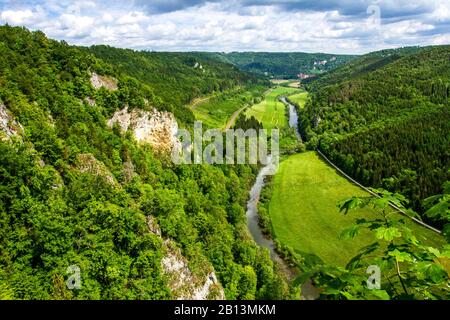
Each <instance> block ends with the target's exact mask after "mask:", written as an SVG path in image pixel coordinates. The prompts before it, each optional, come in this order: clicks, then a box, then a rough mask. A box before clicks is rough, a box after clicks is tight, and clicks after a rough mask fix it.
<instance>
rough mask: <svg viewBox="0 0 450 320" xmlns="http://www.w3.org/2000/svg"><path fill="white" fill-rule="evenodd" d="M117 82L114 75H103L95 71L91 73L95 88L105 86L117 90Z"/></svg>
mask: <svg viewBox="0 0 450 320" xmlns="http://www.w3.org/2000/svg"><path fill="white" fill-rule="evenodd" d="M117 83H118V81H117V79H114V78H113V77H108V76H101V75H99V74H97V73H95V72H92V73H91V84H92V86H93V87H94V89H100V88H102V87H103V88H105V89H108V90H109V91H115V90H117Z"/></svg>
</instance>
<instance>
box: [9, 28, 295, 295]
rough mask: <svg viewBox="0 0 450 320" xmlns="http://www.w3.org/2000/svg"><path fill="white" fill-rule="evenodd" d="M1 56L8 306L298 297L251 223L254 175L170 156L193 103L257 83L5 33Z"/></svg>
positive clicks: (159, 59)
mask: <svg viewBox="0 0 450 320" xmlns="http://www.w3.org/2000/svg"><path fill="white" fill-rule="evenodd" d="M0 53H1V56H2V59H1V60H0V117H1V119H0V120H1V121H0V181H1V185H0V299H177V298H181V299H207V298H208V299H223V298H224V297H226V298H228V299H255V298H259V299H282V298H286V297H288V296H289V292H288V289H287V284H286V282H285V280H284V279H283V278H282V277H281V276H280V275H279V274H278V272H277V271H276V268H275V267H274V264H273V263H272V261H271V260H270V257H269V254H268V252H266V251H263V250H262V249H260V248H259V247H258V246H256V245H255V243H254V242H253V241H252V240H251V238H250V236H249V234H248V231H247V228H246V220H245V210H244V208H245V204H246V200H247V199H246V198H247V192H248V190H249V188H250V185H251V183H252V181H253V179H254V177H255V172H256V168H252V167H250V166H244V165H242V166H239V165H237V166H209V165H198V166H188V165H180V166H174V165H173V164H172V162H171V161H169V160H168V158H167V154H165V153H164V152H165V151H166V148H167V147H170V144H171V143H173V142H172V138H173V132H174V131H176V129H177V128H178V125H184V126H188V125H189V123H190V121H192V119H193V117H192V116H191V115H190V114H191V111H190V110H189V109H188V108H187V107H185V106H184V104H186V103H188V102H189V101H190V100H191V99H193V98H196V97H198V96H199V95H202V94H206V93H208V92H211V91H212V90H223V89H226V88H230V87H232V86H235V85H237V84H245V82H247V81H250V82H251V81H253V80H252V79H254V78H252V77H251V76H248V75H247V74H245V73H242V72H240V71H238V70H236V69H235V68H234V67H232V66H229V65H225V64H222V63H217V62H214V61H203V60H201V59H200V58H199V59H197V58H193V57H192V56H191V55H189V54H186V55H184V54H174V55H163V54H161V55H159V54H149V53H137V52H132V51H126V50H116V49H113V48H108V47H96V48H91V49H86V48H79V47H73V46H69V45H68V44H67V43H65V42H57V41H54V40H51V39H48V38H46V37H45V35H44V34H43V33H42V32H29V31H28V30H26V29H24V28H12V27H9V26H2V27H0ZM94 53H95V54H94ZM197 61H198V63H199V64H201V65H202V66H204V67H203V70H205V72H203V71H200V70H201V69H200V70H198V69H199V67H198V66H197V68H195V64H194V62H197ZM141 64H142V67H140V66H141ZM166 80H167V81H166ZM172 112H173V113H174V114H175V117H174V116H173V114H172ZM74 272H75V275H76V272H79V273H78V275H80V277H81V278H80V279H81V284H80V286H81V287H74V288H73V287H72V288H70V286H66V282H65V281H66V279H67V277H68V275H71V274H73V273H74ZM74 281H75V280H74ZM76 283H77V282H76V281H75V282H73V283H70V285H76ZM80 288H81V290H80ZM71 289H73V290H71Z"/></svg>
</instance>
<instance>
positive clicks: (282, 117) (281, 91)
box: [245, 87, 299, 130]
mask: <svg viewBox="0 0 450 320" xmlns="http://www.w3.org/2000/svg"><path fill="white" fill-rule="evenodd" d="M296 92H299V90H298V89H295V88H288V87H277V88H275V89H273V90H271V91H270V92H269V93H267V95H266V98H265V99H264V100H263V101H262V102H261V103H258V104H255V105H254V106H252V107H251V108H250V109H248V110H247V111H246V113H245V115H246V116H247V117H248V118H249V117H251V116H254V117H255V118H256V119H258V121H260V122H262V124H263V126H264V128H265V129H269V130H270V129H273V128H284V127H286V126H287V125H288V123H287V119H286V114H285V108H286V107H285V105H284V104H283V103H282V102H280V101H278V99H277V98H278V97H279V96H281V95H290V94H293V93H296Z"/></svg>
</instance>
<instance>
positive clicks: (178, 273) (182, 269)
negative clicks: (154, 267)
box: [147, 216, 225, 300]
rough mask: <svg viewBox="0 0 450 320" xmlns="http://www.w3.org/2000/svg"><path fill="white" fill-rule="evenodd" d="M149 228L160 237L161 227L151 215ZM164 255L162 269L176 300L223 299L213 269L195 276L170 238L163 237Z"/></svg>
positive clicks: (221, 290) (223, 296) (148, 219)
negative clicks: (203, 276) (203, 274)
mask: <svg viewBox="0 0 450 320" xmlns="http://www.w3.org/2000/svg"><path fill="white" fill-rule="evenodd" d="M147 224H148V228H149V230H150V231H151V232H152V233H153V234H156V235H157V236H159V237H161V238H162V236H161V229H160V228H159V226H158V224H157V223H156V221H155V219H154V218H153V217H151V216H148V218H147ZM163 244H164V250H165V251H166V254H165V257H164V258H163V259H162V261H161V265H162V269H163V272H164V273H165V275H166V276H167V278H168V286H169V289H170V291H171V292H172V295H173V296H174V298H175V299H178V300H223V299H225V294H224V292H223V288H222V286H221V285H220V283H219V281H218V280H217V277H216V275H215V273H214V271H212V270H211V271H210V272H208V274H207V276H206V277H205V278H199V277H197V276H195V275H194V274H193V273H192V272H191V270H190V269H189V267H188V262H187V260H186V258H185V257H183V255H182V254H181V250H180V249H179V248H177V247H176V246H175V244H174V243H173V241H172V240H169V239H165V240H164V242H163Z"/></svg>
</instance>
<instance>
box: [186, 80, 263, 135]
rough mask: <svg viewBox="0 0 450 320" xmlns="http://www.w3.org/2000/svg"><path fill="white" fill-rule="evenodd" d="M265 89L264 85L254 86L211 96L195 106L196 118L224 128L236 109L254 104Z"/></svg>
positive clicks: (207, 124)
mask: <svg viewBox="0 0 450 320" xmlns="http://www.w3.org/2000/svg"><path fill="white" fill-rule="evenodd" d="M264 90H265V88H264V87H262V86H254V87H250V88H243V89H240V90H234V91H230V92H226V93H222V94H220V95H217V96H214V97H211V98H210V99H209V100H206V101H204V102H202V103H201V104H199V105H197V106H196V107H195V109H194V110H193V112H194V116H195V119H196V120H198V121H202V122H203V124H204V125H205V126H207V127H209V128H217V129H224V128H225V126H226V124H227V121H228V119H229V118H230V117H231V116H232V115H233V113H234V112H235V111H236V110H239V109H240V108H242V107H244V106H245V105H249V106H250V105H251V104H253V103H254V101H255V99H257V98H258V97H261V96H262V95H263V91H264Z"/></svg>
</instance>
